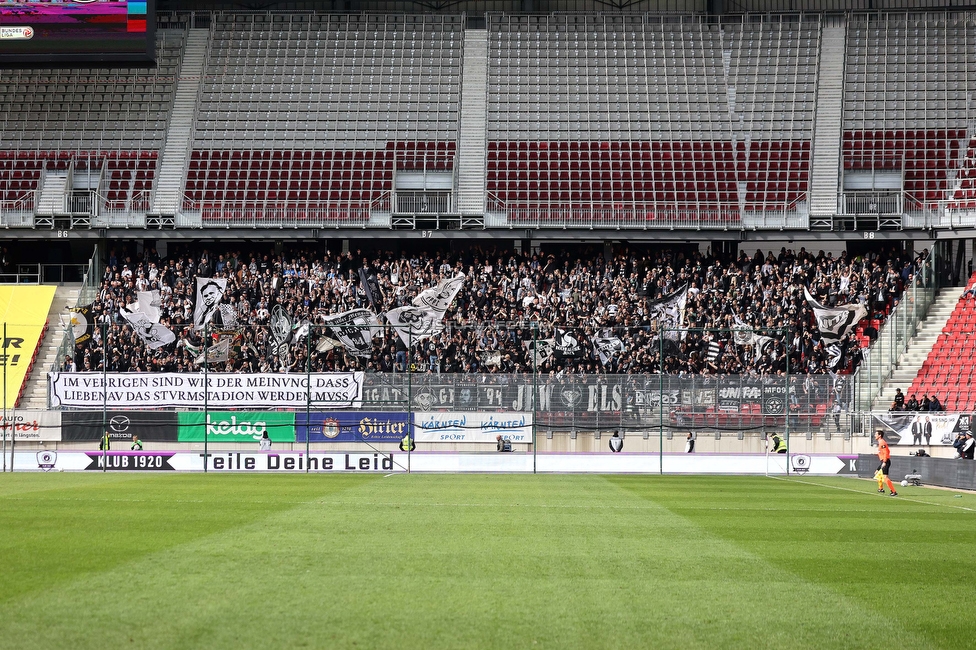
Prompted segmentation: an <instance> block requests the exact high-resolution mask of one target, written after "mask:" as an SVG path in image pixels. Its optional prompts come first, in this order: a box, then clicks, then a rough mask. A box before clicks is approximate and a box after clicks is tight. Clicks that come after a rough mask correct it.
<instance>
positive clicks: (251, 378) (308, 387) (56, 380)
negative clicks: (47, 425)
mask: <svg viewBox="0 0 976 650" xmlns="http://www.w3.org/2000/svg"><path fill="white" fill-rule="evenodd" d="M205 377H206V384H207V386H206V390H205V389H204V378H205ZM48 378H49V379H48V380H49V384H50V395H51V406H52V407H53V408H59V407H63V408H79V409H96V408H103V407H104V405H105V404H110V405H111V406H113V407H114V408H125V409H140V408H147V409H158V408H174V407H175V408H203V407H204V406H205V405H206V406H207V407H208V408H294V409H298V408H305V407H306V406H307V405H308V404H309V403H311V404H312V405H313V406H315V407H316V408H322V407H325V408H333V409H343V408H360V406H361V405H362V393H363V373H361V372H327V373H312V374H310V375H303V374H294V375H281V374H271V373H259V374H253V375H242V374H237V373H217V372H211V373H207V374H204V373H194V374H189V373H175V372H166V373H158V374H145V373H120V372H110V373H100V372H52V373H50V374H49V375H48Z"/></svg>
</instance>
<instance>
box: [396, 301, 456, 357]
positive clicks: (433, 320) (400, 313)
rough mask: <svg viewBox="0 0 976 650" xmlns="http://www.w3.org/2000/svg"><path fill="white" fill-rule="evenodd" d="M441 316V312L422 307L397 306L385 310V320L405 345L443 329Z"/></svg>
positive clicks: (442, 316)
mask: <svg viewBox="0 0 976 650" xmlns="http://www.w3.org/2000/svg"><path fill="white" fill-rule="evenodd" d="M443 318H444V313H443V312H435V311H432V310H430V309H426V308H424V307H397V308H396V309H391V310H390V311H388V312H386V320H388V321H389V322H390V325H392V326H393V329H394V330H396V333H397V336H399V337H400V340H401V341H403V344H404V345H406V346H407V347H410V346H411V345H413V344H414V343H416V342H418V341H423V340H424V339H429V338H430V337H432V336H434V335H435V334H438V333H440V332H441V330H443V329H444V324H443V322H442V320H443Z"/></svg>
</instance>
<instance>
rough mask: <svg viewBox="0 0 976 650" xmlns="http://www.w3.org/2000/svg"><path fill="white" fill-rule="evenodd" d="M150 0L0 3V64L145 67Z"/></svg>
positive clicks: (151, 23) (150, 36)
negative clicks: (133, 64) (123, 64)
mask: <svg viewBox="0 0 976 650" xmlns="http://www.w3.org/2000/svg"><path fill="white" fill-rule="evenodd" d="M155 24H156V16H155V0H0V63H8V64H9V63H67V64H70V63H72V62H78V63H90V62H98V61H105V62H151V61H153V60H154V59H155Z"/></svg>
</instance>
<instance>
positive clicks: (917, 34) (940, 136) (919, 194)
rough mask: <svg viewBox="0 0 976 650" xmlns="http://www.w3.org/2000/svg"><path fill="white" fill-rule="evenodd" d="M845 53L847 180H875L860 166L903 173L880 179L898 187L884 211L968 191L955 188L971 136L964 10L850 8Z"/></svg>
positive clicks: (968, 28) (975, 66) (973, 28)
mask: <svg viewBox="0 0 976 650" xmlns="http://www.w3.org/2000/svg"><path fill="white" fill-rule="evenodd" d="M846 58H847V62H846V77H845V91H844V118H843V119H844V134H843V167H844V171H845V181H844V189H845V190H848V191H850V190H858V189H864V190H872V189H879V188H877V187H873V186H872V185H871V184H870V179H869V178H868V177H869V176H870V174H869V175H865V174H862V173H859V172H865V171H867V172H875V173H877V172H882V173H885V172H888V173H892V174H894V175H895V177H896V180H897V177H898V176H899V175H900V176H901V177H902V178H903V182H900V183H896V184H895V185H894V186H892V185H890V184H888V185H882V186H881V188H888V189H890V188H892V187H893V188H894V189H896V190H899V191H903V192H904V205H897V206H896V205H892V206H889V207H887V208H882V209H884V210H886V211H890V212H900V211H902V210H904V211H909V212H910V211H914V210H925V209H934V208H936V207H938V205H939V204H940V202H944V201H945V200H946V199H949V198H950V197H951V198H953V199H964V198H966V197H965V195H964V194H963V193H959V192H957V191H955V190H954V188H956V187H957V186H958V181H959V171H960V168H961V167H962V166H963V161H964V153H965V152H966V150H967V149H968V148H969V147H968V144H967V143H969V141H970V139H971V137H972V135H973V134H972V132H971V131H970V130H969V129H970V122H971V119H970V115H971V111H972V108H971V104H972V99H971V97H972V93H973V91H974V90H976V24H974V23H973V21H972V20H971V19H970V17H969V16H968V15H967V14H963V13H957V14H945V13H939V12H932V13H917V14H916V13H908V14H905V13H869V14H854V15H851V16H849V18H848V27H847V52H846ZM875 182H877V177H876V179H875ZM856 200H857V199H856V192H852V193H851V204H850V205H851V207H852V208H853V207H854V205H853V202H854V201H856Z"/></svg>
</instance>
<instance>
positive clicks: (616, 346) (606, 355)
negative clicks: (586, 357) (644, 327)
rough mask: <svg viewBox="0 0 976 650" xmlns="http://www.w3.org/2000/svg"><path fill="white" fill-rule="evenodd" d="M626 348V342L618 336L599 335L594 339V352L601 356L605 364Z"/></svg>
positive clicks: (602, 362)
mask: <svg viewBox="0 0 976 650" xmlns="http://www.w3.org/2000/svg"><path fill="white" fill-rule="evenodd" d="M625 349H626V346H624V342H623V341H621V340H620V338H619V337H616V336H598V337H595V338H594V339H593V353H594V354H596V355H597V356H598V357H599V358H600V363H601V364H602V365H604V366H605V365H607V363H609V362H610V360H611V359H613V358H614V357H616V356H617V355H618V354H621V353H622V352H623V351H624V350H625Z"/></svg>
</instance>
